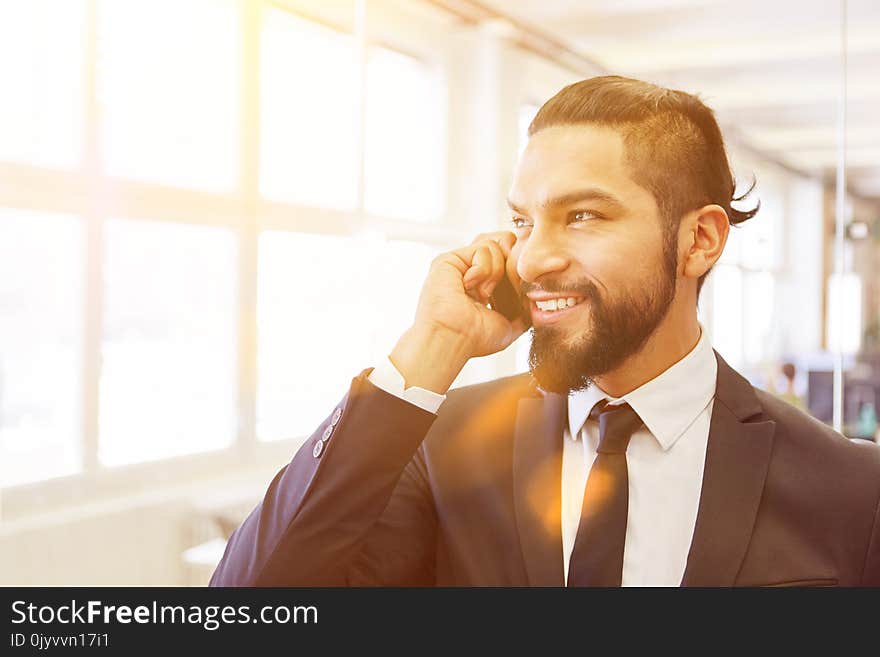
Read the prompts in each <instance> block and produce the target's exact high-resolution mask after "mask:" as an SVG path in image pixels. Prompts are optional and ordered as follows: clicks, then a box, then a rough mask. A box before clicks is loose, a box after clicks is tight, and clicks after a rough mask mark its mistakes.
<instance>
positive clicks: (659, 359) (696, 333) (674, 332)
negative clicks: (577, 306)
mask: <svg viewBox="0 0 880 657" xmlns="http://www.w3.org/2000/svg"><path fill="white" fill-rule="evenodd" d="M675 310H676V309H675V308H670V312H669V313H668V314H667V315H666V317H665V318H664V319H663V321H662V322H660V325H659V326H658V327H657V329H656V330H655V331H654V333H653V334H651V337H650V338H648V341H647V342H646V343H645V345H644V347H642V349H641V350H640V351H639V352H638V353H636V354H633V355H632V356H630V357H629V358H628V359H627V360H626V361H624V363H623V364H622V365H621V366H620V367H618V368H617V369H614V370H612V371H610V372H607V373H606V374H603V375H602V376H598V377H596V379H595V383H596V385H597V386H599V387H600V388H601V389H602V390H603V391H605V392H606V393H607V394H608V395H610V396H612V397H623V396H624V395H625V394H627V393H629V392H632V391H633V390H635V389H636V388H638V387H640V386H642V385H644V384H645V383H647V382H648V381H650V380H651V379H654V378H656V377H657V376H659V375H660V374H662V373H663V372H665V371H666V370H668V369H669V368H670V367H672V366H673V365H675V364H676V363H677V362H678V361H680V360H681V359H682V358H684V357H685V356H687V355H688V353H690V352H691V351H692V350H693V348H694V347H695V346H696V345H697V342H699V340H700V325H699V323H698V322H697V314H696V312H695V311H694V312H690V313H676V312H674V311H675Z"/></svg>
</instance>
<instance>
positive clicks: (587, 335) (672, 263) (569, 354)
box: [524, 247, 678, 394]
mask: <svg viewBox="0 0 880 657" xmlns="http://www.w3.org/2000/svg"><path fill="white" fill-rule="evenodd" d="M677 265H678V259H677V255H676V253H675V251H674V250H673V251H672V252H671V253H670V249H669V248H668V247H667V248H665V249H664V254H663V271H662V272H661V275H660V276H659V278H658V279H657V282H656V283H655V284H654V285H653V286H651V285H649V286H647V287H645V288H642V289H643V290H644V292H642V293H622V294H620V295H619V296H618V297H616V298H603V297H602V294H601V293H600V291H599V288H598V287H597V286H596V284H595V283H594V282H593V281H591V280H584V281H582V282H578V283H575V284H573V285H565V286H544V285H542V286H541V289H542V290H545V291H548V292H559V293H564V294H565V296H580V297H583V299H584V300H583V301H582V302H581V303H583V304H589V313H590V319H591V326H590V327H589V328H588V329H587V330H586V331H585V332H584V333H583V334H582V335H580V336H578V338H577V339H576V341H575V342H574V343H573V344H571V343H569V342H568V341H567V338H566V335H567V330H566V329H562V328H557V327H554V326H545V327H540V328H538V327H533V328H532V330H531V337H532V344H531V348H530V349H529V371H530V372H531V373H532V376H533V377H534V378H535V380H536V381H537V382H538V385H540V386H541V388H542V389H543V390H545V391H547V392H555V393H560V394H568V393H571V392H574V391H577V390H584V389H586V388H588V387H589V386H590V385H592V384H593V380H594V379H595V378H596V377H598V376H601V375H602V374H605V373H607V372H610V371H612V370H614V369H617V368H618V367H619V366H620V365H622V364H623V363H624V362H625V361H626V360H627V359H628V358H630V357H631V356H633V355H634V354H636V353H638V352H639V351H640V350H641V349H642V347H644V345H645V343H646V342H647V341H648V338H650V337H651V335H652V334H653V333H654V331H655V330H656V329H657V327H658V326H659V325H660V322H662V321H663V318H664V317H666V313H667V312H668V311H669V307H670V304H671V302H672V299H673V297H674V296H675V282H676V269H677ZM528 287H530V288H533V289H534V288H535V287H537V286H528ZM524 291H529V290H527V289H525V287H524ZM570 330H571V329H568V331H570Z"/></svg>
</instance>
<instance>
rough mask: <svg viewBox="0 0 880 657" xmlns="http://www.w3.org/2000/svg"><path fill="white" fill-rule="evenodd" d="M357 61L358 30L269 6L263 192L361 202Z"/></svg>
mask: <svg viewBox="0 0 880 657" xmlns="http://www.w3.org/2000/svg"><path fill="white" fill-rule="evenodd" d="M316 62H320V66H316V64H315V63H316ZM355 63H356V60H355V43H354V38H353V37H352V36H351V35H349V34H345V33H342V32H336V31H335V30H332V29H329V28H326V27H323V26H320V25H316V24H315V23H311V22H309V21H307V20H305V19H302V18H299V17H298V16H295V15H294V14H290V13H288V12H285V11H282V10H281V9H275V8H269V9H267V11H266V12H265V15H264V21H263V30H262V46H261V55H260V84H261V87H260V193H261V194H262V195H263V196H264V197H266V198H268V199H271V200H275V201H289V202H293V203H300V204H303V205H309V206H314V207H326V208H334V209H339V210H351V209H354V208H355V207H356V205H357V168H358V162H357V157H358V155H357V124H358V104H357V89H358V84H357V78H356V74H357V69H356V66H355Z"/></svg>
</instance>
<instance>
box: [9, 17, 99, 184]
mask: <svg viewBox="0 0 880 657" xmlns="http://www.w3.org/2000/svg"><path fill="white" fill-rule="evenodd" d="M83 21H84V3H83V2H82V1H79V0H27V2H13V1H12V0H2V1H0V94H2V97H3V101H2V102H0V160H8V161H13V162H27V163H30V164H37V165H42V166H49V167H64V168H71V167H75V166H76V165H77V164H78V163H79V161H80V157H81V149H82V137H81V136H82V134H83V128H84V126H83V94H82V76H83V51H84V44H83V34H84V32H85V30H84V25H83Z"/></svg>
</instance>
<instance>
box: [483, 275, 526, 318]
mask: <svg viewBox="0 0 880 657" xmlns="http://www.w3.org/2000/svg"><path fill="white" fill-rule="evenodd" d="M489 305H490V306H491V307H492V310H497V311H498V312H499V313H501V314H502V315H504V316H505V317H506V318H507V319H509V320H511V321H513V320H514V319H516V318H517V317H521V318H522V319H523V320H525V323H526V326H531V325H532V315H531V313H530V312H529V311H528V309H527V308H526V307H524V306H523V303H522V298H521V297H520V295H519V294H517V292H516V290H515V289H514V288H513V283H511V282H510V279H509V278H508V277H507V275H506V274H505V275H504V276H503V277H502V278H501V280H500V281H499V283H498V285H496V286H495V289H494V290H493V291H492V295H491V296H490V297H489Z"/></svg>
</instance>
